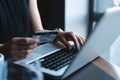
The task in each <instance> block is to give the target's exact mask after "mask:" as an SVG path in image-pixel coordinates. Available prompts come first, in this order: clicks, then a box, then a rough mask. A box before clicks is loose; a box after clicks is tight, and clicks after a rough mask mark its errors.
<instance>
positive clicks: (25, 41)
mask: <svg viewBox="0 0 120 80" xmlns="http://www.w3.org/2000/svg"><path fill="white" fill-rule="evenodd" d="M13 42H15V43H17V44H35V43H39V40H38V39H36V38H24V37H17V38H14V39H13Z"/></svg>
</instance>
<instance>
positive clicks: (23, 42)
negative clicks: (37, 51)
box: [2, 37, 39, 60]
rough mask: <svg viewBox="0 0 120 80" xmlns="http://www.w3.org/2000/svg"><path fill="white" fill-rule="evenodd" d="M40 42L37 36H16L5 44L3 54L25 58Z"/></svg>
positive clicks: (15, 57) (16, 58) (14, 57)
mask: <svg viewBox="0 0 120 80" xmlns="http://www.w3.org/2000/svg"><path fill="white" fill-rule="evenodd" d="M38 42H39V40H38V39H36V38H28V37H27V38H25V37H22V38H21V37H15V38H13V39H11V40H10V41H8V42H6V43H5V44H3V46H2V49H3V54H5V56H7V57H12V58H13V59H14V60H18V59H22V58H25V57H26V56H27V55H28V54H29V53H31V52H32V50H33V48H35V47H37V43H38Z"/></svg>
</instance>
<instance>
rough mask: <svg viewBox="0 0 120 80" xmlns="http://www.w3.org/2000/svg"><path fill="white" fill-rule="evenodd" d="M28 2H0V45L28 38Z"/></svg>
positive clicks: (16, 0)
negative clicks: (11, 40)
mask: <svg viewBox="0 0 120 80" xmlns="http://www.w3.org/2000/svg"><path fill="white" fill-rule="evenodd" d="M29 21H30V20H29V0H0V43H4V42H6V41H8V40H10V39H11V38H13V37H25V36H29V33H30V23H29Z"/></svg>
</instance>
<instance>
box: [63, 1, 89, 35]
mask: <svg viewBox="0 0 120 80" xmlns="http://www.w3.org/2000/svg"><path fill="white" fill-rule="evenodd" d="M87 23H88V0H65V30H66V31H73V32H75V33H77V34H79V35H82V36H84V37H86V35H87V27H88V24H87Z"/></svg>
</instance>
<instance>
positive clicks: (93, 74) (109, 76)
mask: <svg viewBox="0 0 120 80" xmlns="http://www.w3.org/2000/svg"><path fill="white" fill-rule="evenodd" d="M65 80H120V69H119V68H118V67H117V66H115V65H113V64H111V63H109V62H107V61H106V60H105V59H103V58H101V57H99V58H97V59H95V60H94V61H92V62H91V63H89V64H88V65H86V66H85V67H83V68H82V69H80V70H78V71H77V72H75V73H74V74H72V75H71V76H69V77H68V78H66V79H65Z"/></svg>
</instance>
